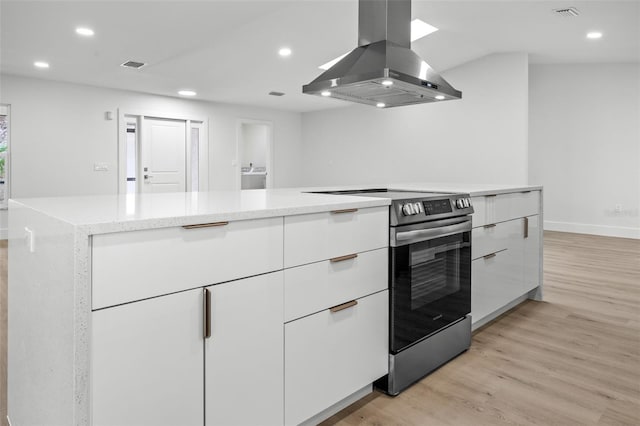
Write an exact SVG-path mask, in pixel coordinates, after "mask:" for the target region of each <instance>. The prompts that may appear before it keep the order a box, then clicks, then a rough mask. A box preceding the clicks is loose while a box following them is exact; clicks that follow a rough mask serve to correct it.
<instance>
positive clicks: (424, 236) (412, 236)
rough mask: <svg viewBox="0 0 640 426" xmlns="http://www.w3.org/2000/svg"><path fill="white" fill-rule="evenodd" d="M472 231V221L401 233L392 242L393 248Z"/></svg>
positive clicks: (396, 234)
mask: <svg viewBox="0 0 640 426" xmlns="http://www.w3.org/2000/svg"><path fill="white" fill-rule="evenodd" d="M467 231H471V221H470V220H469V221H465V222H462V223H456V224H454V225H447V226H442V227H439V228H430V229H416V230H413V231H400V232H396V233H395V238H394V239H393V240H392V241H391V246H392V247H399V246H405V245H407V244H412V243H417V242H420V241H426V240H433V239H434V238H440V237H446V236H448V235H454V234H459V233H461V232H467Z"/></svg>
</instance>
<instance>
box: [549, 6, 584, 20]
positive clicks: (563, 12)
mask: <svg viewBox="0 0 640 426" xmlns="http://www.w3.org/2000/svg"><path fill="white" fill-rule="evenodd" d="M553 11H554V12H555V14H556V15H558V16H563V17H565V18H573V17H575V16H578V15H579V14H580V12H578V9H576V8H575V7H565V8H562V9H553Z"/></svg>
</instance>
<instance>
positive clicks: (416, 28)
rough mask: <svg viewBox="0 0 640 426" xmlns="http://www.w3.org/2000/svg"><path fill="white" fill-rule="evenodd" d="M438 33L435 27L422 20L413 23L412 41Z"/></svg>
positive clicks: (415, 20)
mask: <svg viewBox="0 0 640 426" xmlns="http://www.w3.org/2000/svg"><path fill="white" fill-rule="evenodd" d="M436 31H438V29H437V28H436V27H434V26H433V25H429V24H427V23H426V22H424V21H421V20H420V19H414V20H413V21H411V41H416V40H419V39H421V38H422V37H426V36H428V35H429V34H431V33H435V32H436Z"/></svg>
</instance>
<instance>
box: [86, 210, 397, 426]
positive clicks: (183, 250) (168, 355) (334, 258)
mask: <svg viewBox="0 0 640 426" xmlns="http://www.w3.org/2000/svg"><path fill="white" fill-rule="evenodd" d="M387 224H388V208H387V207H379V208H378V207H376V208H366V209H360V210H357V209H348V210H344V211H337V212H326V213H316V214H310V215H300V216H291V217H286V218H282V217H279V218H269V219H256V220H247V221H237V222H230V223H227V222H222V223H215V224H204V225H203V226H194V227H175V228H164V229H151V230H143V231H132V232H121V233H114V234H104V235H96V236H94V237H93V239H92V250H91V254H92V269H91V271H92V290H93V292H92V304H93V313H92V319H91V322H92V325H91V353H92V357H91V363H92V370H91V379H90V382H91V399H92V421H93V424H94V425H114V424H117V425H136V426H139V425H167V426H168V425H176V424H180V425H202V424H205V425H207V426H216V425H224V426H233V425H265V426H269V425H283V424H285V423H287V424H297V423H299V422H302V421H304V420H306V419H308V418H310V417H313V416H314V415H316V414H318V413H319V412H321V411H323V410H325V409H327V408H328V407H330V406H331V405H333V404H335V403H337V402H339V401H341V400H342V399H344V398H346V397H348V396H350V395H351V394H353V393H354V392H356V391H359V390H361V389H362V388H363V387H365V386H367V385H370V384H371V383H372V382H373V381H374V380H376V379H378V378H379V377H381V376H383V375H384V374H386V373H387V353H388V352H387V349H388V291H387V286H388V284H387V264H388V248H387V245H388V236H387V229H388V227H387ZM285 259H286V261H285ZM285 265H286V266H287V267H288V268H287V269H284V266H285ZM336 306H338V307H336ZM285 323H286V324H285ZM285 353H286V354H285ZM285 378H286V388H285ZM285 397H286V401H285Z"/></svg>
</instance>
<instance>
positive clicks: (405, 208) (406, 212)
mask: <svg viewBox="0 0 640 426" xmlns="http://www.w3.org/2000/svg"><path fill="white" fill-rule="evenodd" d="M402 213H404V215H405V216H411V215H412V214H414V213H413V205H412V204H410V203H407V204H405V205H404V206H402Z"/></svg>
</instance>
